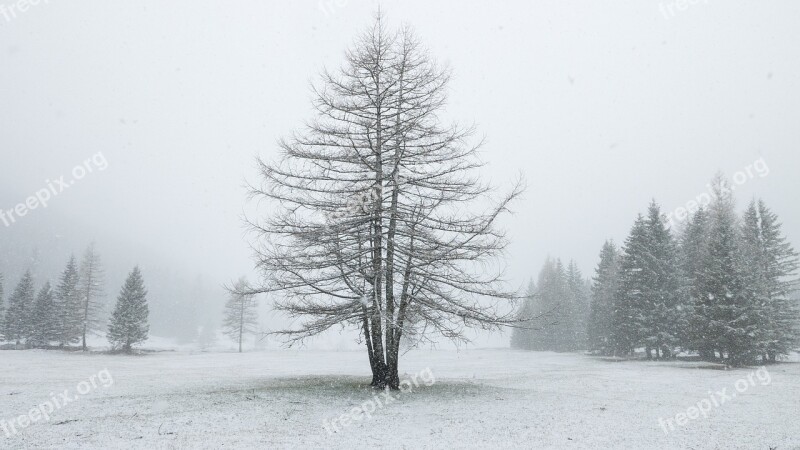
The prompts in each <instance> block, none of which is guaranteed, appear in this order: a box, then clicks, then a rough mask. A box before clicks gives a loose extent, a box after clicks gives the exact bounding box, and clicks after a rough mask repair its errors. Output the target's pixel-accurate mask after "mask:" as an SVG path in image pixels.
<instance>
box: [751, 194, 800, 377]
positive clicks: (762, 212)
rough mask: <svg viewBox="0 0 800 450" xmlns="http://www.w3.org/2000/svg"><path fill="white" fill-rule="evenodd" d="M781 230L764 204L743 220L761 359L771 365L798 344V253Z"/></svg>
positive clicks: (753, 206)
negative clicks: (795, 299) (794, 298)
mask: <svg viewBox="0 0 800 450" xmlns="http://www.w3.org/2000/svg"><path fill="white" fill-rule="evenodd" d="M780 227H781V226H780V223H779V222H778V218H777V215H776V214H774V213H773V212H772V211H771V210H770V209H769V208H768V207H767V206H766V204H765V203H764V202H763V201H759V202H758V203H757V204H756V202H755V201H752V202H751V203H750V205H749V206H748V208H747V210H746V211H745V213H744V216H743V219H742V231H741V233H742V252H743V255H744V256H743V258H744V262H745V264H746V267H747V271H746V274H745V275H746V280H747V293H748V295H749V296H750V300H751V302H752V303H753V308H754V309H755V310H756V311H757V313H758V332H757V333H755V337H756V339H757V340H758V343H759V344H758V345H759V352H760V353H761V355H762V360H764V361H767V360H768V361H771V362H774V361H775V360H776V359H777V357H778V356H779V355H786V354H788V353H789V352H790V351H791V350H792V349H794V347H795V346H796V345H797V342H798V329H797V326H798V321H797V319H798V310H797V306H796V304H795V302H793V301H792V300H791V294H792V292H793V291H794V290H795V287H796V270H797V268H798V260H797V253H796V252H795V251H794V249H793V248H792V247H791V245H790V244H789V243H788V242H787V241H786V238H785V237H783V235H782V233H781V230H780Z"/></svg>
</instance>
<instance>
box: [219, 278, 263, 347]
mask: <svg viewBox="0 0 800 450" xmlns="http://www.w3.org/2000/svg"><path fill="white" fill-rule="evenodd" d="M248 290H250V289H249V288H248V284H247V281H246V280H245V279H244V278H240V279H239V281H237V282H236V284H235V285H234V288H233V292H231V294H230V297H228V301H227V302H226V303H225V316H224V320H223V322H222V329H223V332H224V333H225V334H226V335H227V336H229V337H230V338H231V339H233V340H235V341H236V342H237V343H238V345H239V353H241V352H242V340H243V339H244V336H245V335H246V334H252V333H255V332H256V326H257V325H258V311H257V309H256V307H257V304H256V302H255V298H254V296H253V295H250V294H246V293H245V292H247V291H248Z"/></svg>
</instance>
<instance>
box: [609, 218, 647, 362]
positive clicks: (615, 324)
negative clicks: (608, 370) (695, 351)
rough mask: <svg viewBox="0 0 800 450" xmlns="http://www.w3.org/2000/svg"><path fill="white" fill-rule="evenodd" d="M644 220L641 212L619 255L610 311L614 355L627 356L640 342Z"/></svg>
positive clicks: (643, 288)
mask: <svg viewBox="0 0 800 450" xmlns="http://www.w3.org/2000/svg"><path fill="white" fill-rule="evenodd" d="M647 239H648V236H647V221H646V220H645V218H644V217H643V216H642V215H641V214H640V215H639V216H638V217H637V218H636V221H635V222H634V223H633V227H632V228H631V231H630V234H629V235H628V237H627V239H626V240H625V246H624V247H623V249H622V256H621V258H620V274H619V289H617V291H616V295H615V296H614V309H613V311H612V314H611V318H612V327H611V341H612V342H613V343H614V346H615V349H614V354H615V355H621V356H624V355H629V354H631V353H632V352H633V351H634V350H635V349H636V347H637V346H638V345H639V344H640V343H641V341H642V334H641V330H642V327H643V322H644V316H643V305H645V303H646V301H645V298H644V296H645V295H646V292H647V283H646V280H645V278H644V277H643V276H642V273H643V272H644V271H645V270H646V268H647V264H648V261H647V259H648V255H647V254H646V251H647V250H646V249H647Z"/></svg>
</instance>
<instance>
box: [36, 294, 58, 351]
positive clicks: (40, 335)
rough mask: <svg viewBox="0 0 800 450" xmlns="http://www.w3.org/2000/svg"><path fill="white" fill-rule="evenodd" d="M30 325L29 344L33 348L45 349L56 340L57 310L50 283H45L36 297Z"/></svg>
mask: <svg viewBox="0 0 800 450" xmlns="http://www.w3.org/2000/svg"><path fill="white" fill-rule="evenodd" d="M31 323H32V324H33V330H32V333H31V342H32V344H33V345H34V346H39V347H47V346H48V345H50V341H54V340H57V339H58V335H59V333H58V331H59V326H58V324H59V322H58V310H57V308H56V302H55V295H54V293H53V290H52V288H51V287H50V282H46V283H45V284H44V286H42V288H41V289H40V290H39V294H38V295H37V296H36V303H35V304H34V305H33V313H32V320H31Z"/></svg>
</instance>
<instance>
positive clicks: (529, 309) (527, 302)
mask: <svg viewBox="0 0 800 450" xmlns="http://www.w3.org/2000/svg"><path fill="white" fill-rule="evenodd" d="M535 296H536V284H535V283H534V282H533V280H532V279H531V280H530V281H529V282H528V289H527V290H526V291H525V298H524V299H523V301H522V305H521V306H520V310H519V312H518V313H517V314H518V316H519V317H520V318H531V317H536V314H535V308H536V305H535V304H534V302H535V300H534V298H535ZM511 348H516V349H524V350H530V349H531V328H530V327H529V326H526V327H515V328H514V329H513V330H512V331H511Z"/></svg>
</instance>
